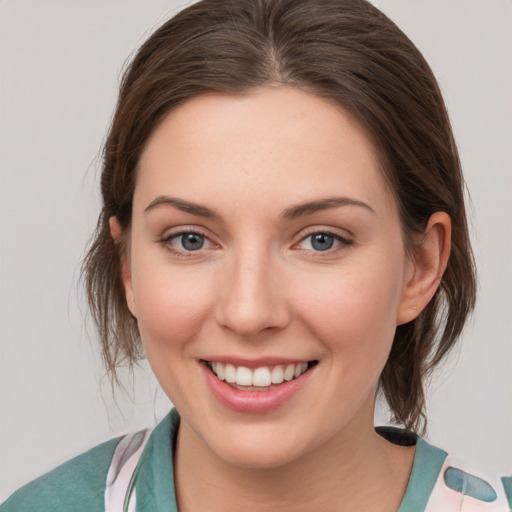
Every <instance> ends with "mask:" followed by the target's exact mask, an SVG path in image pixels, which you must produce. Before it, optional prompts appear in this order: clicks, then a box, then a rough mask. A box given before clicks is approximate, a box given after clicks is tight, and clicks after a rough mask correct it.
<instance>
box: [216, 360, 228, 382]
mask: <svg viewBox="0 0 512 512" xmlns="http://www.w3.org/2000/svg"><path fill="white" fill-rule="evenodd" d="M214 371H215V373H216V374H217V377H219V379H220V380H224V379H225V378H226V374H225V372H224V365H223V364H221V363H217V370H214Z"/></svg>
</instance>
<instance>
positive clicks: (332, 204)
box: [281, 197, 375, 219]
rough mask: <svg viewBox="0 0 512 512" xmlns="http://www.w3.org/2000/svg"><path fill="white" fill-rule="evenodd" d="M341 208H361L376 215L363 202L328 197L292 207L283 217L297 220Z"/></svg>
mask: <svg viewBox="0 0 512 512" xmlns="http://www.w3.org/2000/svg"><path fill="white" fill-rule="evenodd" d="M340 206H360V207H362V208H365V209H367V210H369V211H370V212H372V213H375V210H374V209H373V208H372V207H371V206H370V205H369V204H366V203H364V202H363V201H359V200H357V199H352V198H350V197H328V198H325V199H318V200H315V201H308V202H306V203H302V204H299V205H297V206H292V207H290V208H287V209H286V210H284V212H283V213H282V214H281V216H282V217H283V218H285V219H296V218H297V217H302V216H303V215H311V214H312V213H315V212H318V211H321V210H327V209H329V208H338V207H340Z"/></svg>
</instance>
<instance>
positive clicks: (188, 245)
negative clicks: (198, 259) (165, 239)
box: [171, 233, 205, 251]
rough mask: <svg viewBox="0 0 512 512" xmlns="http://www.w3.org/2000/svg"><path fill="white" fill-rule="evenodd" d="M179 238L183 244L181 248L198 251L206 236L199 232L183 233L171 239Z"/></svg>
mask: <svg viewBox="0 0 512 512" xmlns="http://www.w3.org/2000/svg"><path fill="white" fill-rule="evenodd" d="M174 239H177V241H178V243H179V244H181V247H180V249H184V250H185V251H198V250H199V249H202V248H203V246H204V242H205V237H204V236H203V235H200V234H199V233H183V234H181V235H177V236H175V237H173V238H172V239H171V240H174Z"/></svg>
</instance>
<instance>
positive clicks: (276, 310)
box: [215, 249, 291, 338]
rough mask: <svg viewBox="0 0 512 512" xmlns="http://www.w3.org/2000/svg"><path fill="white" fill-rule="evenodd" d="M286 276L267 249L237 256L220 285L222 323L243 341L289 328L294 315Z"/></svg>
mask: <svg viewBox="0 0 512 512" xmlns="http://www.w3.org/2000/svg"><path fill="white" fill-rule="evenodd" d="M226 263H227V262H226ZM284 277H285V276H284V272H283V269H281V268H280V264H279V262H277V261H275V258H274V259H273V258H272V256H271V255H270V254H268V253H267V252H266V251H265V250H252V251H251V250H250V249H248V250H245V251H241V252H240V253H239V254H235V255H233V257H232V258H231V259H230V260H229V264H226V266H225V269H224V272H222V277H221V279H220V282H219V283H218V285H219V292H218V294H217V296H218V301H217V303H216V306H215V312H216V320H217V322H218V324H219V325H221V326H222V327H223V328H226V329H229V330H231V331H233V332H234V333H236V334H237V335H238V336H240V337H243V338H253V337H255V336H257V335H258V334H262V333H264V332H267V333H269V332H271V331H278V330H280V329H283V328H285V327H286V326H287V325H288V323H289V322H290V317H291V314H290V308H289V304H288V301H287V299H286V293H285V289H286V283H285V282H284V281H285V278H284Z"/></svg>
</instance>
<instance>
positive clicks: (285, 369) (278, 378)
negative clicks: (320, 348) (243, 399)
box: [201, 360, 318, 391]
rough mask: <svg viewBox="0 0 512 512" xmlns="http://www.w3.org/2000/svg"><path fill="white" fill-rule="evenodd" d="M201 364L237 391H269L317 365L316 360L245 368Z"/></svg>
mask: <svg viewBox="0 0 512 512" xmlns="http://www.w3.org/2000/svg"><path fill="white" fill-rule="evenodd" d="M201 362H202V363H204V364H205V366H206V367H207V368H208V369H209V370H210V372H211V373H213V375H215V376H216V377H217V379H219V380H220V381H223V382H225V383H226V384H228V385H229V386H230V387H232V388H234V389H237V390H239V391H269V390H271V389H275V388H277V387H279V386H280V385H282V384H284V383H286V382H290V381H292V380H295V379H298V378H299V377H301V376H302V375H304V374H305V373H306V372H308V371H309V370H311V368H313V367H314V366H316V365H317V364H318V361H317V360H313V361H302V362H297V363H288V364H276V365H270V366H260V367H258V368H252V369H251V368H247V367H246V366H235V365H234V364H230V363H222V362H219V361H207V360H202V361H201Z"/></svg>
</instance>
